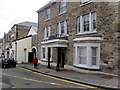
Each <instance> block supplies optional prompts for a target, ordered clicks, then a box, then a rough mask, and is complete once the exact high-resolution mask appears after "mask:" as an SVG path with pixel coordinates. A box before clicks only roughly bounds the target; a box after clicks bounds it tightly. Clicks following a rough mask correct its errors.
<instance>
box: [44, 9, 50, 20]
mask: <svg viewBox="0 0 120 90" xmlns="http://www.w3.org/2000/svg"><path fill="white" fill-rule="evenodd" d="M49 19H50V8H49V9H47V10H46V12H45V20H46V21H47V20H49Z"/></svg>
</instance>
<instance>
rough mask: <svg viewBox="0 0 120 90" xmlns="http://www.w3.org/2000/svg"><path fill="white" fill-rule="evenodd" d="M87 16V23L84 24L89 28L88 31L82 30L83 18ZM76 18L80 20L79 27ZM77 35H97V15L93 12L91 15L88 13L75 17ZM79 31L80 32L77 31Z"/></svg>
mask: <svg viewBox="0 0 120 90" xmlns="http://www.w3.org/2000/svg"><path fill="white" fill-rule="evenodd" d="M93 15H95V21H94V22H93ZM87 16H88V20H89V21H88V23H85V24H86V25H88V26H87V27H88V28H89V31H88V30H86V31H85V30H84V18H86V17H87ZM78 18H79V19H80V20H79V21H80V25H79V24H78ZM76 20H77V34H76V35H80V34H90V33H97V13H96V12H93V13H89V14H86V15H82V16H79V17H77V19H76ZM93 24H95V29H94V30H93ZM79 29H80V30H79Z"/></svg>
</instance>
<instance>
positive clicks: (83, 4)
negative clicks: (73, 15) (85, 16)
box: [80, 1, 92, 7]
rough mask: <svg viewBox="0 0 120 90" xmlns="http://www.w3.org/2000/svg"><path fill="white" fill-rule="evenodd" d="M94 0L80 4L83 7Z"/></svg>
mask: <svg viewBox="0 0 120 90" xmlns="http://www.w3.org/2000/svg"><path fill="white" fill-rule="evenodd" d="M91 2H92V1H89V2H86V3H82V4H80V7H82V6H85V5H87V4H90V3H91Z"/></svg>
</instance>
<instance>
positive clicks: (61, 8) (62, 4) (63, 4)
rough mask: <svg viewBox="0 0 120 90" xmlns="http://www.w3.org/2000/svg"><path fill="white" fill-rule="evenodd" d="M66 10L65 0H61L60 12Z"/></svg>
mask: <svg viewBox="0 0 120 90" xmlns="http://www.w3.org/2000/svg"><path fill="white" fill-rule="evenodd" d="M65 11H66V1H62V2H61V3H60V13H63V12H65Z"/></svg>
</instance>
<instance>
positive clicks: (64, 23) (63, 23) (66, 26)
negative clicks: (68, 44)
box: [57, 20, 69, 37]
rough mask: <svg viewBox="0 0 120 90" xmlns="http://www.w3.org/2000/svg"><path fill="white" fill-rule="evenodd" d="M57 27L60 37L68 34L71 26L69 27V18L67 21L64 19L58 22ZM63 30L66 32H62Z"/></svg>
mask: <svg viewBox="0 0 120 90" xmlns="http://www.w3.org/2000/svg"><path fill="white" fill-rule="evenodd" d="M61 25H63V28H62V26H61ZM57 27H58V30H57V33H58V35H59V37H64V36H68V32H69V28H68V21H67V20H66V21H62V22H59V23H58V24H57ZM61 28H62V29H61ZM61 30H63V32H64V33H62V31H61Z"/></svg>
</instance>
